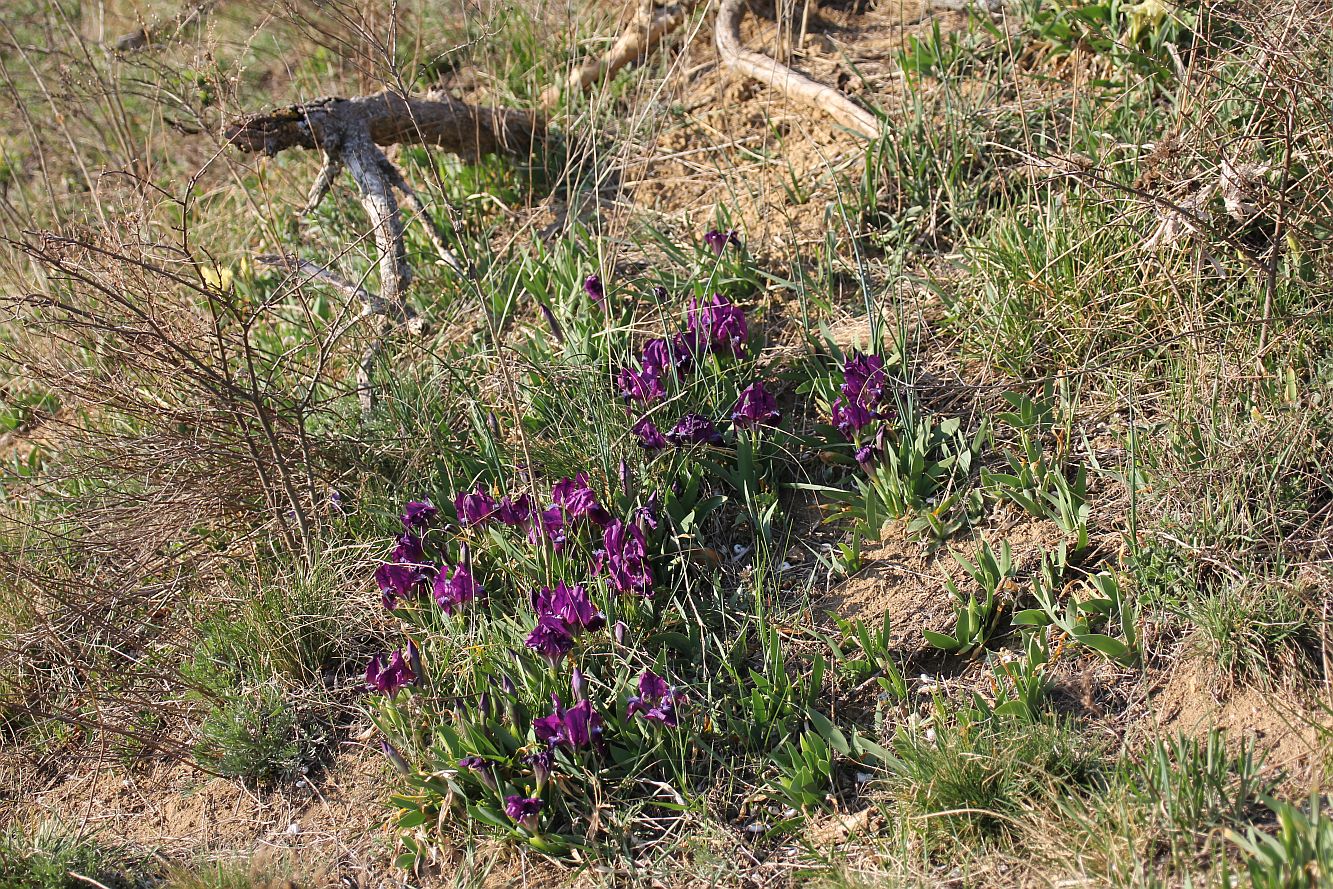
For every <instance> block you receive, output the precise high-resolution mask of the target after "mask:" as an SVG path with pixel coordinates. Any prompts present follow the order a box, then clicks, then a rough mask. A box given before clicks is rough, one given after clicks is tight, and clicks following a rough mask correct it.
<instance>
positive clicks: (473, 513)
mask: <svg viewBox="0 0 1333 889" xmlns="http://www.w3.org/2000/svg"><path fill="white" fill-rule="evenodd" d="M498 508H499V504H497V503H496V502H495V498H494V497H492V496H491V495H490V494H488V493H486V489H485V488H483V487H482V486H481V485H477V489H476V490H475V491H473V492H472V493H471V494H459V495H458V496H457V497H455V498H454V509H455V510H457V512H458V521H459V523H460V524H463V525H482V524H485V523H486V521H487V520H488V519H490V518H491V516H493V515H495V512H496V510H497V509H498Z"/></svg>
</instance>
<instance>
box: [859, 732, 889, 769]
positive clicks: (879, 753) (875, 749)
mask: <svg viewBox="0 0 1333 889" xmlns="http://www.w3.org/2000/svg"><path fill="white" fill-rule="evenodd" d="M852 747H853V749H855V750H856V751H857V752H858V753H859V754H861V755H864V756H873V757H874V758H875V759H877V760H879V761H880V763H881V764H887V763H889V762H892V761H893V759H894V756H893V754H892V753H890V752H889V751H888V750H887V749H886V748H885V747H882V746H880V745H879V744H876V743H875V742H874V741H872V740H870V739H869V738H867V737H865V736H863V735H860V734H857V733H855V732H853V733H852Z"/></svg>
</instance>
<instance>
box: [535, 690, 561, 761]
mask: <svg viewBox="0 0 1333 889" xmlns="http://www.w3.org/2000/svg"><path fill="white" fill-rule="evenodd" d="M551 706H552V709H551V715H550V716H538V717H537V718H536V719H534V720H532V733H533V734H534V735H536V736H537V740H538V741H539V742H540V743H542V744H546V745H547V746H548V748H549V747H553V746H555V745H556V744H559V743H560V742H561V741H563V740H564V736H565V708H564V705H563V704H561V703H560V696H559V695H556V694H552V695H551Z"/></svg>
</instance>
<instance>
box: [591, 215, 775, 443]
mask: <svg viewBox="0 0 1333 889" xmlns="http://www.w3.org/2000/svg"><path fill="white" fill-rule="evenodd" d="M704 237H705V241H707V242H708V243H710V244H712V243H713V240H716V242H717V244H718V250H719V252H720V250H721V248H722V247H725V246H726V244H727V243H729V241H728V238H729V237H730V238H734V237H735V233H734V232H728V233H726V234H725V235H724V234H723V233H721V232H716V231H713V232H709V233H708V234H707V235H705V236H704ZM710 238H713V240H709V239H710ZM749 335H750V329H749V324H748V323H747V321H746V319H745V312H744V311H742V310H741V309H740V308H739V307H738V306H736V305H734V304H732V303H731V301H730V300H728V299H727V298H726V297H725V296H722V295H721V294H720V293H715V294H713V296H712V297H711V298H710V299H709V300H707V301H700V300H698V299H693V300H691V301H690V305H689V309H688V311H687V312H686V325H685V330H684V331H683V332H680V333H677V334H675V335H674V336H672V337H670V338H667V337H657V338H655V339H651V340H649V341H648V342H647V343H645V344H644V347H643V353H642V356H641V357H640V359H639V362H638V365H637V366H631V365H626V366H624V367H622V368H621V370H620V373H619V374H618V375H617V376H616V387H617V389H618V390H619V392H620V395H621V397H622V398H624V399H625V401H626V403H627V404H630V405H634V404H639V405H643V406H644V407H651V406H652V405H654V404H657V403H658V402H660V401H662V400H663V399H664V398H666V394H667V381H668V380H669V379H674V380H676V381H680V380H683V379H684V378H685V377H686V376H688V375H689V374H690V373H691V372H692V371H693V370H694V368H695V367H696V366H697V363H698V361H700V360H701V359H702V357H703V356H705V355H709V354H711V355H717V356H719V357H725V358H743V357H745V352H746V345H747V341H748V339H749ZM781 418H782V414H781V413H780V412H779V411H778V409H777V401H776V399H774V397H773V395H772V394H771V393H770V392H769V391H768V390H767V389H766V388H765V387H764V384H763V383H762V382H759V381H756V382H754V383H751V384H750V385H749V386H748V387H746V388H745V389H744V390H743V391H742V392H741V393H740V396H739V397H738V398H737V399H736V404H735V405H734V406H733V407H732V409H731V422H732V425H733V427H734V428H736V429H752V428H755V427H758V426H775V425H777V423H778V421H779V420H780V419H781ZM630 431H631V432H632V433H633V434H634V436H635V437H636V438H637V439H638V442H639V445H640V446H641V447H642V448H643V449H644V450H646V451H660V450H664V449H666V448H668V447H671V446H673V445H674V446H675V447H678V448H681V447H688V446H690V445H720V444H722V433H721V432H720V431H719V430H718V428H717V425H716V424H715V423H714V422H713V421H712V420H710V419H709V418H708V417H705V416H704V415H702V414H699V413H696V412H690V413H687V414H685V415H684V416H683V417H681V418H680V419H679V420H678V421H676V423H675V425H674V426H672V427H671V428H670V429H667V430H665V431H663V430H662V429H660V428H659V427H658V425H657V423H656V422H655V421H654V420H653V419H652V417H651V416H650V415H648V414H645V415H644V416H642V417H640V418H639V419H638V420H637V421H635V423H634V425H633V426H632V427H631V429H630Z"/></svg>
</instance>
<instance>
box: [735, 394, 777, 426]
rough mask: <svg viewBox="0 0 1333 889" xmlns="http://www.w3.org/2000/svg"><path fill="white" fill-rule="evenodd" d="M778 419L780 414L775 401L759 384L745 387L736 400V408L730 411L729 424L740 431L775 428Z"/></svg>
mask: <svg viewBox="0 0 1333 889" xmlns="http://www.w3.org/2000/svg"><path fill="white" fill-rule="evenodd" d="M780 419H782V414H781V413H780V412H779V411H778V402H777V399H775V398H774V397H773V395H772V393H770V392H769V391H768V390H767V389H765V388H764V384H763V383H761V382H754V383H751V384H750V385H749V386H747V387H746V388H745V389H744V390H743V391H742V392H741V394H740V397H739V398H737V399H736V406H735V407H733V408H732V409H731V422H733V423H735V424H736V426H737V428H740V429H750V428H753V427H755V426H776V425H777V423H778V420H780Z"/></svg>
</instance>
